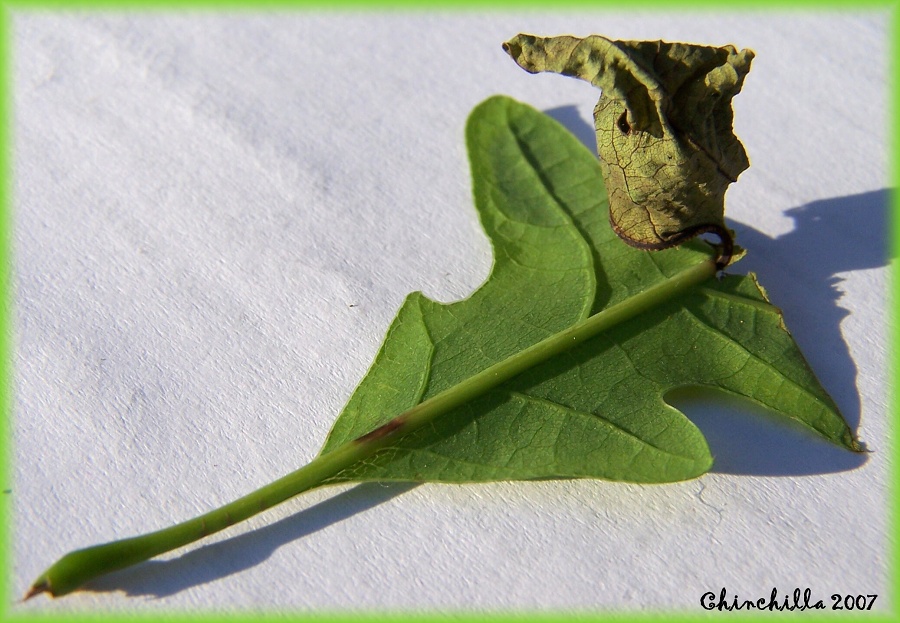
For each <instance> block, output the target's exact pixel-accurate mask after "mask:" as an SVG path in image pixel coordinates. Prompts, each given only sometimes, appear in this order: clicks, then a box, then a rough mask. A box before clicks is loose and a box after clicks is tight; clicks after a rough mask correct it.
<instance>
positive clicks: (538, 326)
mask: <svg viewBox="0 0 900 623" xmlns="http://www.w3.org/2000/svg"><path fill="white" fill-rule="evenodd" d="M467 140H468V147H469V152H470V159H471V163H472V177H473V180H474V194H475V203H476V206H477V208H478V212H479V215H480V218H481V222H482V224H483V226H484V228H485V231H486V232H487V234H488V236H489V238H490V240H491V243H492V246H493V249H494V256H495V263H494V267H493V270H492V272H491V275H490V277H489V278H488V280H487V281H486V282H485V283H484V285H482V287H481V288H480V289H479V290H478V291H477V292H476V293H475V294H473V295H472V296H471V297H470V298H469V299H467V300H464V301H460V302H457V303H453V304H450V305H442V304H439V303H435V302H434V301H431V300H429V299H427V298H426V297H425V296H423V295H422V294H420V293H415V294H412V295H410V296H409V297H408V298H407V300H406V302H405V303H404V304H403V306H402V308H401V310H400V312H399V313H398V315H397V318H396V320H395V321H394V323H393V324H392V325H391V327H390V329H389V330H388V334H387V338H386V339H385V342H384V345H383V346H382V349H381V351H380V352H379V354H378V356H377V357H376V359H375V362H374V363H373V365H372V368H371V369H370V371H369V372H368V374H367V375H366V377H365V378H364V379H363V381H362V382H361V384H360V385H359V387H358V388H357V390H356V391H355V392H354V394H353V396H352V397H351V399H350V401H349V403H348V404H347V406H346V408H345V409H344V411H343V413H342V414H341V415H340V417H339V418H338V420H337V422H336V423H335V425H334V428H333V429H332V431H331V433H330V435H329V437H328V439H327V441H326V443H325V446H324V447H323V449H322V453H323V454H326V453H328V452H329V451H331V450H333V449H334V448H337V447H338V446H340V445H341V444H344V443H345V442H348V441H351V440H353V439H356V438H358V437H360V436H361V435H364V434H366V433H368V432H369V431H371V430H373V429H375V428H377V427H378V426H380V425H382V424H384V423H385V422H387V421H388V420H390V419H391V418H392V417H393V416H394V415H396V414H398V413H402V412H403V411H405V410H407V409H409V408H410V407H413V406H414V405H416V404H418V403H419V402H421V401H422V400H424V399H427V398H429V397H431V396H434V395H435V394H436V393H438V392H440V391H442V390H446V389H448V388H450V387H452V386H453V385H455V384H456V383H458V382H460V381H462V380H463V379H465V378H467V377H469V376H471V375H473V374H475V373H476V372H479V371H481V370H482V369H484V368H486V367H488V366H489V365H491V364H494V363H496V362H498V361H500V360H502V359H504V358H506V357H507V356H509V355H511V354H513V353H515V352H517V351H519V350H522V349H524V348H526V347H528V346H531V345H532V344H534V343H536V342H537V341H539V340H540V339H542V338H544V337H546V336H548V335H550V334H552V333H554V332H557V331H559V330H561V329H562V328H564V327H566V326H569V325H571V324H572V323H573V322H576V321H578V320H580V319H582V318H584V317H585V316H587V315H588V314H590V313H593V312H596V311H598V310H600V309H602V308H606V307H608V306H610V305H612V304H615V303H618V302H622V301H625V300H627V299H629V297H632V296H634V295H636V294H637V293H639V292H641V291H643V290H645V289H646V288H647V287H648V286H650V285H652V284H654V283H659V282H661V281H664V280H666V279H667V278H669V277H670V276H672V275H674V274H676V273H678V272H679V271H681V270H684V269H685V268H686V267H688V266H691V265H694V264H696V263H697V262H699V261H702V260H704V259H707V258H708V257H709V255H710V251H709V249H708V248H706V247H705V245H702V244H694V245H690V246H684V247H681V248H678V249H670V250H667V251H662V252H658V253H652V254H651V253H647V252H644V251H639V250H636V249H633V248H630V247H627V246H625V245H623V244H621V242H620V241H619V240H618V239H617V238H616V236H615V235H614V233H613V232H612V231H611V230H610V228H609V226H608V223H607V205H606V202H605V200H604V193H603V192H602V189H603V182H602V175H601V171H600V167H599V166H598V164H597V161H596V159H595V158H594V157H593V156H592V155H591V154H590V153H589V152H588V151H587V150H586V149H585V148H584V147H583V146H582V145H581V144H580V143H579V142H578V141H577V140H576V139H575V138H574V137H573V136H571V135H570V134H569V133H568V132H566V131H565V130H564V129H563V128H562V127H561V126H559V125H558V124H557V123H556V122H555V121H553V120H552V119H550V118H549V117H547V116H546V115H543V114H541V113H539V112H538V111H535V110H534V109H532V108H530V107H528V106H526V105H523V104H520V103H517V102H515V101H513V100H511V99H509V98H505V97H495V98H492V99H489V100H487V101H486V102H484V103H483V104H481V105H480V106H478V107H477V108H476V109H475V110H474V112H473V113H472V115H471V117H470V119H469V123H468V127H467ZM688 386H702V387H713V388H717V389H721V390H725V391H728V392H731V393H734V394H738V395H741V396H745V397H747V398H750V399H751V400H754V401H756V402H758V403H760V404H762V405H765V406H767V407H769V408H770V409H772V410H773V411H775V412H776V413H780V414H782V415H784V416H786V417H790V418H794V419H796V420H798V421H800V422H802V423H803V424H805V425H807V426H808V427H810V428H812V429H813V430H815V431H816V432H818V433H819V434H821V435H823V436H825V437H826V438H828V439H830V440H831V441H833V442H835V443H839V444H842V445H844V446H846V447H849V448H853V449H857V446H856V445H855V444H856V442H855V441H854V440H853V435H852V432H851V431H850V429H849V427H848V426H847V424H846V423H845V422H844V420H843V418H842V417H841V415H840V414H839V412H838V409H837V407H836V406H835V405H834V403H833V401H832V400H831V399H830V398H829V397H828V395H827V394H826V392H825V391H824V390H823V389H822V388H821V386H820V385H819V383H818V382H817V380H816V379H815V376H814V375H813V374H812V372H811V371H810V370H809V367H808V366H807V364H806V363H805V361H804V360H803V357H802V355H801V354H800V352H799V350H798V349H797V346H796V344H795V343H794V342H793V339H792V338H791V336H790V335H789V333H788V332H787V331H786V329H785V328H784V324H783V321H782V318H781V315H780V312H779V311H778V310H777V309H776V308H775V307H773V306H772V305H771V304H769V302H768V300H767V299H766V297H765V294H764V293H763V292H762V290H761V289H760V288H759V287H758V286H757V284H756V282H755V280H754V279H753V277H752V276H751V277H739V276H729V277H727V278H725V279H724V280H723V281H721V282H715V281H710V282H708V285H705V286H704V287H701V288H698V289H695V290H694V291H692V292H691V293H690V294H688V295H685V296H682V297H681V298H679V299H676V300H674V301H671V302H670V303H667V304H664V305H662V306H660V307H658V308H656V309H653V310H652V311H650V312H647V313H644V314H643V315H641V316H639V317H637V318H635V319H633V320H631V321H628V322H625V323H623V324H621V325H619V326H618V327H616V328H614V329H612V330H610V331H607V332H606V333H603V334H602V335H600V336H599V337H597V338H594V339H591V340H589V341H587V342H585V343H584V344H583V345H581V346H580V347H576V348H575V349H574V350H572V351H569V352H568V353H566V354H564V355H561V356H558V357H556V358H554V359H552V360H550V361H548V362H546V363H544V364H541V365H539V366H537V367H535V368H533V369H531V370H530V371H528V372H525V373H524V374H522V375H520V376H519V377H517V378H515V379H513V380H512V381H510V382H508V383H506V384H504V385H501V386H500V387H498V388H496V389H494V390H492V391H490V392H489V393H487V394H486V395H485V396H483V397H481V398H478V399H476V400H474V401H472V402H470V403H468V404H466V405H465V406H463V407H460V408H457V409H455V410H454V411H452V412H450V413H448V414H445V415H443V416H442V417H440V418H438V420H436V421H435V422H433V423H432V424H430V425H426V426H424V427H422V428H420V429H418V430H416V431H413V432H411V433H409V434H407V435H405V436H402V437H400V438H398V439H397V440H396V442H394V443H391V444H390V445H389V446H388V447H386V448H383V449H381V450H379V451H378V452H377V453H376V454H375V455H374V456H372V457H370V458H369V459H367V460H366V461H364V462H361V463H358V464H356V465H353V466H351V467H349V468H347V469H345V470H343V471H341V472H340V473H339V474H338V475H336V476H335V477H333V478H331V479H330V480H329V482H340V481H351V480H352V481H360V480H382V481H383V480H414V481H441V482H473V481H491V480H517V479H535V478H566V477H595V478H607V479H612V480H627V481H637V482H663V481H674V480H683V479H687V478H692V477H695V476H698V475H700V474H702V473H704V472H705V471H707V470H708V469H709V468H710V466H711V464H712V457H711V455H710V452H709V449H708V447H707V445H706V442H705V440H704V438H703V436H702V434H701V433H700V431H699V430H698V429H697V428H696V427H695V426H694V425H693V424H692V423H691V422H690V421H689V420H688V419H687V418H686V417H685V416H684V415H683V414H682V413H680V412H679V411H677V410H676V409H675V408H673V407H671V406H669V405H668V404H666V402H665V400H664V397H665V395H666V393H667V392H669V391H671V390H673V389H677V388H682V387H688Z"/></svg>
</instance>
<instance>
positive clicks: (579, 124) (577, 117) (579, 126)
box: [544, 105, 597, 153]
mask: <svg viewBox="0 0 900 623" xmlns="http://www.w3.org/2000/svg"><path fill="white" fill-rule="evenodd" d="M544 113H546V114H547V116H548V117H551V118H553V119H555V120H556V121H558V122H559V123H560V124H562V125H563V126H564V127H565V128H566V129H567V130H568V131H569V132H571V133H572V134H574V135H575V138H577V139H578V140H579V141H581V143H583V144H584V146H585V147H587V148H588V149H589V150H591V152H592V153H596V151H597V134H596V130H595V129H594V126H593V125H591V124H590V123H588V122H586V121H585V120H584V119H583V118H582V116H581V113H579V112H578V107H577V106H573V105H569V106H557V107H556V108H550V109H548V110H545V111H544Z"/></svg>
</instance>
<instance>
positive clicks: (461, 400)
mask: <svg viewBox="0 0 900 623" xmlns="http://www.w3.org/2000/svg"><path fill="white" fill-rule="evenodd" d="M716 272H717V266H716V262H715V260H712V259H710V260H707V261H704V262H701V263H700V264H697V265H695V266H692V267H691V268H688V269H685V270H684V271H682V272H680V273H678V274H677V275H675V276H674V277H670V278H669V279H666V280H665V281H663V282H661V283H658V284H656V285H654V286H651V287H650V288H648V289H647V290H644V291H643V292H641V293H639V294H636V295H634V296H631V297H629V298H628V299H626V300H625V301H622V302H621V303H618V304H616V305H613V306H612V307H609V308H608V309H604V310H603V311H601V312H598V313H596V314H594V315H593V316H591V317H590V318H587V319H585V320H583V321H581V322H578V323H576V324H574V325H572V326H571V327H569V328H568V329H565V330H563V331H560V332H559V333H556V334H554V335H552V336H550V337H548V338H546V339H544V340H542V341H541V342H538V343H537V344H535V345H533V346H531V347H529V348H526V349H525V350H522V351H520V352H518V353H516V354H515V355H512V356H510V357H508V358H507V359H504V360H503V361H500V362H498V363H496V364H494V365H492V366H490V367H489V368H487V369H485V370H483V371H481V372H479V373H478V374H476V375H474V376H472V377H469V378H468V379H466V380H465V381H462V382H461V383H459V384H457V385H455V386H454V387H451V388H450V389H447V390H445V391H443V392H441V393H439V394H436V395H435V396H433V397H431V398H429V399H427V400H425V401H424V402H421V403H419V404H418V405H416V406H414V407H412V408H411V409H408V410H407V411H405V412H403V413H401V414H400V415H398V416H397V417H395V418H394V419H392V420H391V421H390V422H388V423H387V424H384V425H383V426H380V427H379V428H377V429H375V430H373V431H372V432H370V433H368V434H366V435H363V436H362V437H359V438H357V439H354V440H353V441H349V442H347V443H345V444H343V445H342V446H340V447H338V448H336V449H334V450H332V451H331V452H328V453H326V454H322V455H320V456H318V457H317V458H316V459H314V460H313V461H312V462H310V463H308V464H307V465H305V466H304V467H301V468H300V469H298V470H296V471H294V472H291V473H290V474H288V475H287V476H284V477H282V478H280V479H278V480H276V481H274V482H272V483H271V484H268V485H266V486H264V487H262V488H261V489H257V490H256V491H254V492H253V493H250V494H248V495H246V496H244V497H242V498H240V499H238V500H235V501H234V502H231V503H230V504H226V505H225V506H222V507H220V508H217V509H216V510H213V511H210V512H208V513H206V514H204V515H200V516H199V517H195V518H194V519H190V520H188V521H185V522H182V523H179V524H176V525H174V526H172V527H169V528H165V529H164V530H159V531H156V532H151V533H149V534H145V535H142V536H137V537H133V538H129V539H122V540H120V541H113V542H111V543H105V544H102V545H96V546H94V547H88V548H85V549H80V550H76V551H74V552H71V553H69V554H66V555H65V556H63V557H62V558H60V559H59V560H58V561H57V562H56V563H55V564H53V565H52V566H51V567H50V568H49V569H47V570H46V571H45V572H44V573H43V574H41V576H40V577H39V578H38V579H37V580H36V581H35V582H34V584H33V585H32V587H31V590H29V592H28V594H27V595H26V596H25V599H28V598H29V597H32V596H34V595H36V594H38V593H42V592H47V593H50V594H51V595H53V596H59V595H65V594H66V593H69V592H71V591H73V590H75V589H77V588H78V587H80V586H81V585H82V584H84V583H85V582H87V581H89V580H91V579H93V578H95V577H97V576H100V575H103V574H105V573H109V572H110V571H115V570H117V569H122V568H124V567H128V566H131V565H134V564H136V563H139V562H143V561H145V560H148V559H150V558H153V557H154V556H158V555H160V554H164V553H166V552H168V551H171V550H174V549H176V548H179V547H182V546H184V545H187V544H189V543H193V542H194V541H197V540H199V539H202V538H203V537H205V536H208V535H210V534H213V533H214V532H218V531H219V530H223V529H225V528H227V527H228V526H231V525H233V524H235V523H237V522H239V521H243V520H244V519H247V518H248V517H251V516H253V515H255V514H257V513H259V512H262V511H264V510H266V509H269V508H271V507H273V506H275V505H276V504H280V503H281V502H283V501H285V500H287V499H289V498H292V497H294V496H295V495H298V494H300V493H303V492H304V491H308V490H309V489H312V488H314V487H316V486H319V485H321V484H324V483H325V481H327V480H328V479H329V478H332V477H333V476H335V475H337V474H339V473H340V472H341V471H342V470H344V469H346V468H347V467H349V466H351V465H353V464H354V463H356V462H358V461H361V460H364V459H366V458H368V457H369V456H371V455H372V454H374V453H375V452H377V451H378V450H379V449H381V448H383V447H384V446H386V445H388V444H389V443H393V442H394V440H396V439H397V437H399V436H401V435H405V434H406V433H409V432H410V431H413V430H415V429H417V428H419V427H420V426H422V425H423V424H426V423H428V422H430V421H432V420H434V419H435V418H437V417H440V416H441V415H443V414H444V413H447V412H448V411H451V410H452V409H454V408H456V407H458V406H460V405H463V404H465V403H467V402H469V401H471V400H473V399H475V398H477V397H479V396H481V395H483V394H485V393H486V392H488V391H490V390H491V389H493V388H495V387H497V386H498V385H500V384H502V383H504V382H506V381H508V380H509V379H511V378H513V377H515V376H516V375H518V374H520V373H522V372H524V371H525V370H528V369H529V368H531V367H533V366H535V365H537V364H539V363H542V362H544V361H546V360H548V359H550V358H552V357H554V356H556V355H558V354H560V353H562V352H564V351H566V350H569V349H570V348H572V347H574V346H576V345H578V344H581V343H582V342H584V341H585V340H588V339H590V338H592V337H594V336H596V335H598V334H599V333H601V332H603V331H605V330H606V329H609V328H610V327H612V326H614V325H616V324H619V323H621V322H624V321H626V320H629V319H630V318H633V317H635V316H637V315H639V314H641V313H642V312H644V311H646V310H648V309H652V308H654V307H656V306H658V305H660V304H661V303H664V302H665V301H668V300H670V299H672V298H673V297H675V296H677V295H679V294H681V293H682V292H684V291H686V290H689V289H691V288H693V287H694V286H696V285H698V284H700V283H702V282H703V281H706V280H707V279H710V278H711V277H713V276H714V275H715V274H716Z"/></svg>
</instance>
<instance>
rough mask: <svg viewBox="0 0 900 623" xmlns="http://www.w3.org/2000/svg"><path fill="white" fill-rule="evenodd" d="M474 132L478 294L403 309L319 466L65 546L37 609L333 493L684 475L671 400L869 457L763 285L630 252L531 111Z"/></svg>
mask: <svg viewBox="0 0 900 623" xmlns="http://www.w3.org/2000/svg"><path fill="white" fill-rule="evenodd" d="M466 132H467V141H468V147H469V152H470V157H471V162H472V175H473V179H474V192H475V203H476V206H477V208H478V212H479V216H480V217H481V222H482V224H483V225H484V228H485V231H486V232H487V234H488V236H489V237H490V239H491V243H492V245H493V249H494V266H493V269H492V272H491V275H490V277H489V278H488V280H487V281H486V282H485V283H484V285H483V286H482V287H481V288H480V289H479V290H478V291H477V292H475V293H474V294H473V295H472V296H471V297H470V298H469V299H467V300H465V301H460V302H458V303H454V304H451V305H441V304H439V303H436V302H434V301H431V300H429V299H428V298H426V297H425V296H423V295H422V294H421V293H415V294H412V295H410V296H409V297H408V298H407V299H406V301H405V302H404V304H403V306H402V308H401V309H400V311H399V313H398V314H397V318H396V319H395V320H394V322H393V323H392V325H391V327H390V329H389V330H388V334H387V337H386V338H385V342H384V344H383V346H382V348H381V351H380V352H379V354H378V356H377V357H376V359H375V362H374V363H373V365H372V368H371V369H370V370H369V372H368V374H367V375H366V377H365V378H364V379H363V381H362V383H360V385H359V387H358V388H357V390H356V391H355V392H354V394H353V396H352V397H351V399H350V401H349V403H348V404H347V406H346V408H345V409H344V411H343V413H342V414H341V416H340V417H339V418H338V420H337V421H336V422H335V425H334V428H333V429H332V431H331V433H330V434H329V437H328V439H327V441H326V443H325V446H324V448H323V450H322V453H321V454H320V455H319V456H318V457H316V458H315V459H314V460H313V461H311V462H310V463H308V464H307V465H304V466H303V467H300V468H299V469H297V470H295V471H294V472H292V473H290V474H287V475H285V476H283V477H281V478H279V479H277V480H275V481H273V482H271V483H269V484H268V485H266V486H264V487H262V488H260V489H257V490H256V491H254V492H251V493H249V494H247V495H245V496H243V497H241V498H239V499H237V500H234V501H233V502H230V503H228V504H225V505H224V506H221V507H219V508H217V509H214V510H212V511H209V512H207V513H204V514H203V515H200V516H198V517H194V518H193V519H189V520H187V521H183V522H181V523H178V524H175V525H173V526H170V527H168V528H165V529H162V530H158V531H155V532H150V533H147V534H144V535H140V536H137V537H131V538H126V539H121V540H118V541H112V542H110V543H103V544H100V545H95V546H92V547H87V548H84V549H79V550H75V551H73V552H69V553H68V554H66V555H65V556H63V557H62V558H60V559H59V560H58V561H56V562H55V563H54V564H53V565H51V566H50V567H49V568H48V569H46V570H45V571H44V573H42V574H41V575H40V576H39V577H38V578H37V579H36V580H35V581H34V583H33V584H32V586H31V589H30V590H29V591H28V593H27V594H26V596H25V598H26V599H28V598H32V597H34V596H35V595H38V594H40V593H49V594H51V595H54V596H58V595H64V594H66V593H69V592H71V591H73V590H76V589H77V588H78V587H80V586H82V585H83V584H84V583H85V582H87V581H89V580H90V579H92V578H95V577H97V576H99V575H102V574H104V573H108V572H110V571H113V570H115V569H121V568H124V567H126V566H129V565H133V564H136V563H138V562H141V561H143V560H147V559H149V558H152V557H154V556H158V555H160V554H163V553H165V552H169V551H172V550H174V549H177V548H179V547H182V546H184V545H187V544H188V543H192V542H194V541H196V540H198V539H201V538H203V537H205V536H208V535H210V534H213V533H215V532H218V531H219V530H222V529H224V528H227V527H228V526H231V525H233V524H234V523H236V522H238V521H243V520H244V519H247V518H248V517H251V516H253V515H255V514H256V513H259V512H261V511H263V510H265V509H267V508H271V507H272V506H274V505H276V504H279V503H281V502H283V501H284V500H287V499H289V498H291V497H293V496H295V495H298V494H299V493H302V492H303V491H308V490H310V489H313V488H315V487H319V486H322V485H324V484H330V483H335V482H346V481H363V480H381V481H386V480H406V481H410V480H411V481H443V482H472V481H489V480H517V479H535V478H571V477H593V478H607V479H613V480H628V481H636V482H663V481H673V480H683V479H687V478H692V477H695V476H698V475H700V474H702V473H703V472H705V471H706V470H707V469H709V467H710V466H711V465H712V457H711V455H710V452H709V449H708V448H707V445H706V441H705V439H704V438H703V436H702V434H701V433H700V431H699V430H698V429H697V428H696V427H695V426H694V425H693V424H691V422H690V421H689V420H688V419H687V418H686V417H684V415H683V414H681V413H680V412H678V411H677V410H676V409H674V408H673V407H671V406H669V405H668V404H666V402H665V396H666V394H667V392H669V391H671V390H673V389H677V388H683V387H691V386H700V387H712V388H717V389H720V390H724V391H728V392H732V393H734V394H737V395H741V396H746V397H747V398H750V399H751V400H755V401H756V402H758V403H760V404H762V405H765V406H767V407H769V408H770V409H772V410H773V411H774V412H776V413H780V414H782V415H783V416H786V417H790V418H794V419H796V420H798V421H799V422H801V423H803V424H804V425H806V426H807V427H809V428H811V429H812V430H814V431H816V432H817V433H819V434H821V435H822V436H824V437H826V438H827V439H829V440H831V441H833V442H835V443H838V444H841V445H843V446H845V447H847V448H850V449H852V450H858V449H859V446H858V444H857V443H856V441H855V439H854V438H853V434H852V432H851V430H850V429H849V427H848V426H847V424H846V423H845V422H844V420H843V419H842V417H841V415H840V414H839V413H838V410H837V408H836V407H835V405H834V403H833V402H832V400H831V399H830V398H829V397H828V395H827V394H826V393H825V391H824V390H823V389H822V388H821V387H820V385H819V383H818V381H817V380H816V378H815V376H814V375H813V373H812V372H811V371H810V369H809V367H808V366H807V365H806V362H805V361H804V360H803V356H802V355H801V354H800V352H799V350H798V349H797V346H796V344H794V341H793V339H792V338H791V336H790V334H788V332H787V330H786V329H785V327H784V323H783V320H782V318H781V314H780V313H779V311H778V310H777V309H776V308H775V307H773V306H772V305H771V304H770V303H769V302H768V300H767V299H766V297H765V294H764V293H763V291H762V290H761V289H760V287H759V286H758V285H757V284H756V281H755V279H754V278H753V277H752V276H750V277H738V276H730V277H726V278H725V279H723V280H722V281H715V280H713V279H712V277H713V275H715V274H716V271H717V266H718V262H717V260H714V259H713V258H712V257H711V251H710V249H709V248H708V247H705V246H704V245H703V244H699V243H689V244H687V245H683V246H681V247H679V248H677V249H670V250H667V251H660V252H657V253H653V254H650V253H646V252H644V251H639V250H637V249H634V248H631V247H628V246H626V245H624V244H622V243H621V241H620V240H619V239H618V238H616V236H615V234H614V233H613V232H612V230H611V229H610V228H609V226H608V224H607V222H606V213H607V205H606V200H605V193H604V192H603V182H602V179H601V173H600V168H599V165H598V163H597V161H596V160H595V159H594V157H593V156H592V155H591V154H590V153H589V152H588V151H587V150H586V149H584V147H583V146H582V145H581V144H580V143H578V141H577V140H576V139H575V138H574V137H572V136H571V135H570V134H568V133H567V132H566V131H565V130H564V129H563V128H562V127H561V126H559V125H558V124H557V123H556V122H555V121H553V120H551V119H550V118H549V117H547V116H545V115H542V114H541V113H539V112H538V111H536V110H534V109H532V108H530V107H528V106H525V105H523V104H519V103H517V102H515V101H513V100H511V99H509V98H505V97H495V98H491V99H489V100H487V101H486V102H484V103H483V104H481V105H480V106H478V107H477V108H476V109H475V110H474V111H473V113H472V115H471V117H470V118H469V123H468V126H467V129H466Z"/></svg>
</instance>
